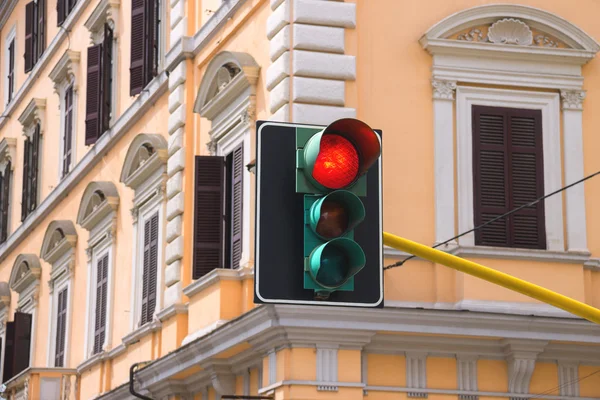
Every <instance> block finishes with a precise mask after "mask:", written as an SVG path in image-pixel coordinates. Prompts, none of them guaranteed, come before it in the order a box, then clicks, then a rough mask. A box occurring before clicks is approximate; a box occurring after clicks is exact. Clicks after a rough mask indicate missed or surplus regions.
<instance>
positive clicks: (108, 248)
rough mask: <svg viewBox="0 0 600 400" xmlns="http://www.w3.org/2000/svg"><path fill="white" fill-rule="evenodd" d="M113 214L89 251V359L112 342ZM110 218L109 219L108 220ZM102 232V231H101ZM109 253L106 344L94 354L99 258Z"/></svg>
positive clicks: (87, 341) (87, 353) (87, 322)
mask: <svg viewBox="0 0 600 400" xmlns="http://www.w3.org/2000/svg"><path fill="white" fill-rule="evenodd" d="M112 218H113V217H112V216H111V215H109V216H107V217H106V218H105V221H104V225H106V230H105V231H104V232H103V233H104V235H102V237H101V238H98V237H95V238H94V239H96V240H93V239H90V243H91V244H90V247H89V248H88V249H87V252H88V268H87V270H88V275H87V282H88V288H87V293H88V296H87V312H86V321H85V340H84V356H85V359H86V360H87V359H89V358H92V357H95V356H97V355H98V354H101V353H103V352H105V351H106V350H108V349H109V348H110V346H111V343H112V311H113V303H114V301H113V292H114V282H113V280H114V271H113V269H114V256H115V251H114V245H115V241H114V239H115V238H114V234H113V233H112V229H113V228H112V227H113V222H112ZM107 220H108V221H107ZM100 233H102V232H100ZM106 254H108V282H107V290H106V334H105V336H104V344H103V345H102V350H101V351H100V353H98V354H93V350H94V331H95V319H96V301H97V299H96V284H95V283H96V277H97V274H98V260H100V259H101V258H102V257H104V256H105V255H106Z"/></svg>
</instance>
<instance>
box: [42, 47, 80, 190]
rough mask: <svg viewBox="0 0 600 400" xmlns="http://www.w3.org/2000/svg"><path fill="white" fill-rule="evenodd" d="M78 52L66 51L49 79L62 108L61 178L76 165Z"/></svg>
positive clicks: (59, 169) (59, 177)
mask: <svg viewBox="0 0 600 400" xmlns="http://www.w3.org/2000/svg"><path fill="white" fill-rule="evenodd" d="M79 58H80V53H79V52H78V51H73V50H66V51H65V52H64V54H63V55H62V57H61V58H60V59H59V60H58V62H57V63H56V65H55V66H54V68H53V69H52V71H50V74H49V77H50V79H52V81H53V82H54V91H55V92H56V93H57V94H58V98H59V108H60V132H61V134H62V139H61V141H60V150H59V163H60V164H59V168H58V171H59V176H58V179H59V180H60V179H62V178H64V177H65V176H67V175H68V173H69V172H70V171H71V169H72V168H73V165H74V164H75V161H76V160H75V140H76V138H75V137H76V135H75V132H74V130H75V128H74V127H75V126H76V125H77V123H76V120H77V107H76V104H77V86H78V84H79V74H80V72H79Z"/></svg>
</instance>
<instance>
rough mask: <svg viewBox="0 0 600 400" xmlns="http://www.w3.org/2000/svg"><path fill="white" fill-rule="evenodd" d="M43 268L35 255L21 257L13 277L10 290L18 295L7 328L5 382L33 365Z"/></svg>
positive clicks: (18, 258)
mask: <svg viewBox="0 0 600 400" xmlns="http://www.w3.org/2000/svg"><path fill="white" fill-rule="evenodd" d="M40 275H41V267H40V262H39V259H38V258H37V257H36V256H34V255H33V254H20V255H19V256H17V259H16V260H15V263H14V266H13V269H12V271H11V274H10V280H9V286H10V288H11V289H12V290H13V291H15V292H17V293H18V294H19V301H18V302H17V307H16V311H15V314H14V318H13V321H12V322H8V323H7V324H6V336H5V340H6V342H5V351H4V371H3V381H7V380H9V379H11V378H12V377H13V376H15V375H17V374H19V373H21V372H22V371H24V370H25V369H27V368H28V367H29V365H30V360H31V357H32V354H34V353H35V349H34V344H35V341H33V340H32V338H33V337H35V325H36V323H35V321H36V319H37V317H36V314H37V301H38V297H39V288H40V278H39V277H40Z"/></svg>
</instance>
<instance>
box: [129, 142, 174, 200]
mask: <svg viewBox="0 0 600 400" xmlns="http://www.w3.org/2000/svg"><path fill="white" fill-rule="evenodd" d="M167 147H168V143H167V141H166V139H165V138H164V137H163V136H162V135H159V134H146V133H140V134H139V135H137V136H136V137H135V138H134V139H133V141H132V142H131V144H130V145H129V149H128V150H127V154H126V156H125V161H124V162H123V169H122V170H121V178H120V182H123V183H125V185H126V186H128V187H130V188H132V189H134V190H136V191H137V189H138V188H139V187H140V186H142V185H143V184H144V183H145V182H147V181H148V179H149V178H150V177H151V176H152V174H154V173H155V172H156V170H157V169H159V168H161V167H164V170H165V171H164V172H165V173H166V164H167V160H168V158H169V155H168V150H167ZM165 178H166V176H165Z"/></svg>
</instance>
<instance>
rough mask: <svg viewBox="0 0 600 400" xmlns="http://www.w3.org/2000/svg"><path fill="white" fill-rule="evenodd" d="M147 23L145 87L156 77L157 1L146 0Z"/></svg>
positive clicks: (145, 35)
mask: <svg viewBox="0 0 600 400" xmlns="http://www.w3.org/2000/svg"><path fill="white" fill-rule="evenodd" d="M144 3H145V11H144V12H145V23H146V27H145V29H146V32H145V34H144V86H146V85H147V84H148V83H150V81H151V80H152V77H153V76H154V43H155V40H156V37H155V35H156V34H157V33H158V32H156V26H155V24H156V15H155V14H156V9H155V8H154V3H155V0H145V2H144Z"/></svg>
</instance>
